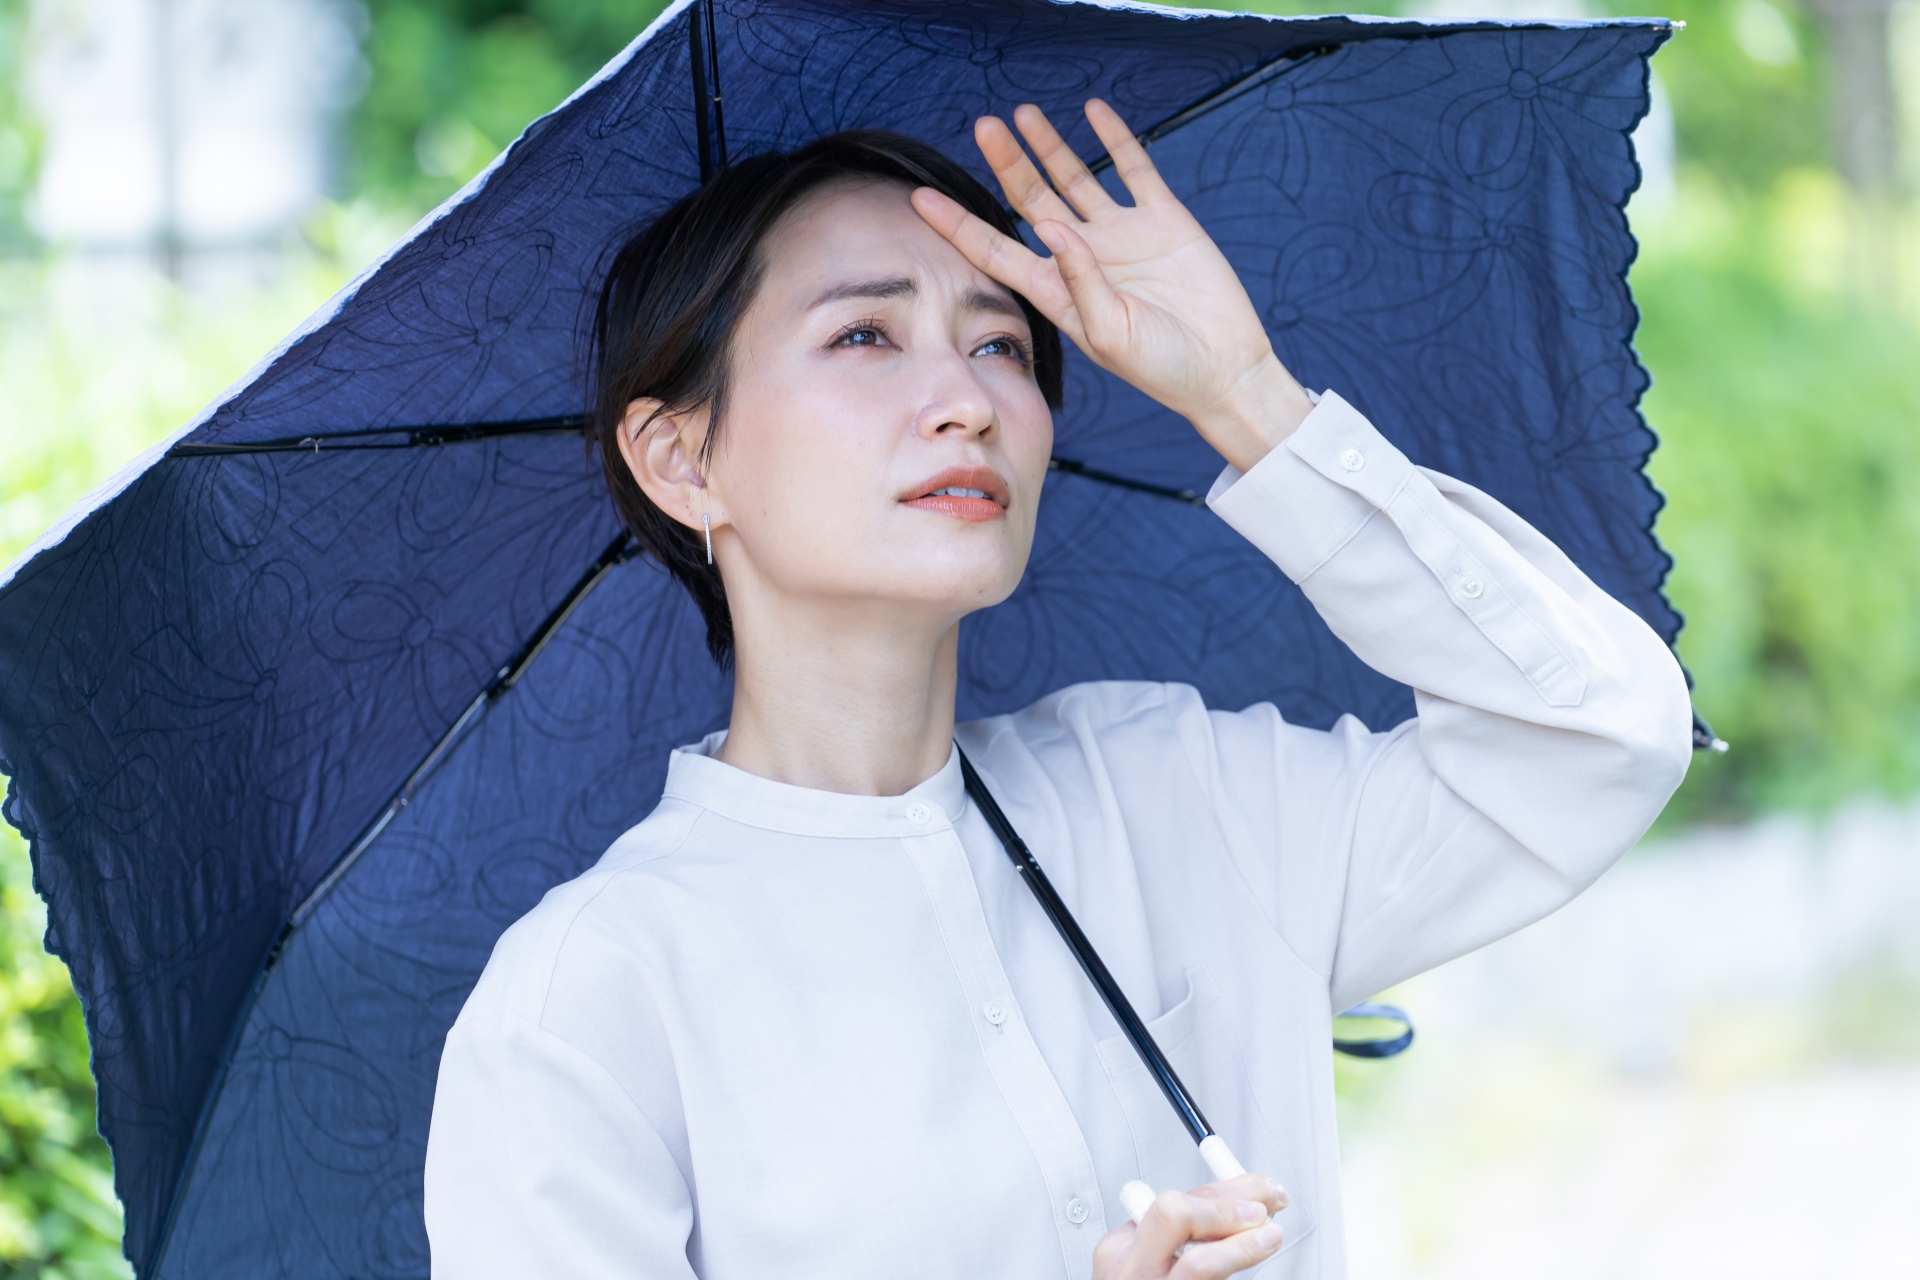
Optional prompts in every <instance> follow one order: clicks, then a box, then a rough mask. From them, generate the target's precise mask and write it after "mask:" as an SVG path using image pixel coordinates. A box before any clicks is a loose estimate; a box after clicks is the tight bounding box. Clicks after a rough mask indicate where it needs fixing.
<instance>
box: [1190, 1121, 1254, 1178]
mask: <svg viewBox="0 0 1920 1280" xmlns="http://www.w3.org/2000/svg"><path fill="white" fill-rule="evenodd" d="M1200 1158H1201V1159H1202V1160H1205V1161H1206V1162H1207V1168H1208V1169H1209V1170H1211V1171H1212V1173H1213V1179H1214V1181H1215V1182H1225V1181H1226V1180H1227V1179H1228V1178H1237V1177H1239V1176H1240V1175H1241V1174H1243V1173H1245V1172H1246V1168H1245V1166H1243V1165H1242V1164H1241V1163H1240V1162H1239V1161H1238V1160H1236V1159H1234V1155H1233V1152H1232V1151H1230V1150H1228V1148H1227V1140H1226V1139H1225V1138H1222V1137H1221V1136H1220V1135H1219V1134H1217V1133H1210V1134H1208V1135H1207V1136H1206V1137H1204V1138H1202V1139H1201V1140H1200Z"/></svg>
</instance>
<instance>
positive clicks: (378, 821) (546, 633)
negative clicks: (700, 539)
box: [148, 530, 639, 1267]
mask: <svg viewBox="0 0 1920 1280" xmlns="http://www.w3.org/2000/svg"><path fill="white" fill-rule="evenodd" d="M638 553H639V547H638V546H637V545H636V544H635V543H634V542H633V540H632V538H630V537H629V536H628V535H627V533H626V532H625V531H624V530H622V531H621V533H620V535H619V536H618V537H616V538H615V539H614V540H613V541H612V542H610V543H608V544H607V548H606V550H604V551H602V552H601V553H600V555H599V558H598V559H596V560H595V561H594V562H593V563H592V565H590V566H588V568H587V571H586V573H585V574H583V575H581V577H580V580H579V581H578V582H575V583H574V584H573V589H572V590H570V591H568V592H567V594H566V595H565V596H564V597H563V598H562V599H561V601H560V603H559V604H557V605H555V606H554V608H553V611H552V612H550V613H549V614H547V616H546V619H545V620H544V621H542V622H541V624H540V626H539V627H538V628H537V629H536V630H535V631H534V633H533V635H532V636H530V637H529V638H528V639H527V642H526V643H525V644H523V645H521V646H520V649H519V651H518V652H516V653H515V654H514V656H513V657H512V658H510V659H508V660H507V662H506V663H505V664H503V665H502V666H501V667H500V669H499V670H498V671H496V672H494V674H493V678H492V679H490V680H488V681H487V683H486V686H485V687H484V688H482V689H481V690H480V692H479V693H478V694H477V695H475V697H474V699H473V701H472V702H470V703H468V704H467V708H466V710H465V711H463V712H461V713H460V717H459V719H457V720H455V721H454V722H453V726H452V727H451V728H449V729H448V730H447V731H446V732H445V733H443V734H441V735H440V738H439V740H438V741H437V742H435V743H434V744H433V746H432V748H431V749H430V750H429V751H428V752H427V754H426V757H425V758H424V759H423V760H421V762H420V764H419V765H418V766H417V767H416V768H415V769H414V770H413V772H412V773H410V774H408V775H407V779H406V781H405V782H403V783H401V784H400V788H399V790H397V791H395V792H394V794H393V796H392V798H390V799H389V800H388V801H387V803H386V805H385V806H383V807H382V809H381V811H380V813H379V815H378V816H377V817H375V818H374V820H373V821H372V822H371V823H369V824H368V825H367V827H366V829H365V830H364V831H362V832H361V834H360V836H359V838H358V839H356V840H355V841H354V842H353V845H352V847H351V848H349V849H348V850H347V851H346V853H344V854H342V855H341V856H340V857H339V858H338V859H337V860H335V862H334V864H333V866H332V867H331V868H329V869H328V871H327V874H326V875H325V876H324V877H323V878H322V879H321V881H320V883H319V884H317V885H315V886H314V888H313V889H312V891H311V892H309V893H308V894H307V896H306V897H305V898H304V899H302V901H301V902H300V905H299V906H297V907H295V908H294V910H293V913H292V915H290V916H289V917H288V919H287V923H286V924H285V925H283V926H282V927H281V929H280V932H279V934H278V935H276V936H275V937H274V940H273V945H272V946H271V947H269V948H268V949H267V954H266V958H265V959H264V960H263V961H261V964H260V968H259V970H258V972H256V973H255V975H254V979H253V987H252V990H251V991H249V992H248V994H247V1001H246V1005H245V1007H244V1008H242V1009H241V1010H240V1014H239V1016H238V1018H236V1019H235V1021H234V1024H233V1030H232V1034H231V1035H230V1037H229V1038H228V1041H227V1046H226V1048H225V1050H224V1051H223V1052H222V1053H221V1055H220V1065H219V1067H218V1068H217V1069H216V1070H215V1072H214V1077H213V1081H212V1083H211V1084H210V1085H209V1086H208V1089H207V1096H206V1100H205V1101H204V1102H203V1103H202V1104H201V1107H200V1114H199V1116H198V1118H197V1119H196V1121H195V1123H194V1129H193V1138H192V1140H191V1141H190V1143H189V1144H188V1147H187V1155H186V1159H185V1160H184V1161H183V1162H182V1164H181V1174H180V1178H179V1180H178V1181H177V1182H176V1183H175V1186H174V1190H173V1194H172V1196H171V1197H170V1198H169V1200H168V1203H167V1211H166V1214H165V1216H164V1217H163V1218H162V1225H161V1228H160V1233H159V1236H158V1238H157V1239H156V1240H155V1241H154V1244H153V1248H152V1250H151V1251H150V1253H149V1255H148V1266H149V1267H157V1265H158V1263H159V1261H160V1259H162V1258H164V1257H165V1256H166V1252H167V1247H168V1245H169V1244H171V1243H172V1239H173V1229H174V1226H175V1224H176V1222H177V1220H178V1217H179V1213H180V1205H181V1200H180V1190H181V1188H183V1187H185V1186H186V1184H187V1181H188V1180H189V1178H190V1177H191V1176H192V1170H193V1168H194V1166H195V1165H196V1164H197V1163H198V1162H199V1159H200V1149H201V1146H202V1144H203V1143H204V1142H205V1139H206V1132H207V1121H208V1119H209V1117H211V1116H212V1114H213V1107H214V1104H215V1103H216V1102H217V1101H218V1100H219V1098H220V1094H221V1091H222V1090H223V1089H224V1088H225V1086H226V1079H227V1071H228V1069H229V1068H230V1067H231V1066H232V1065H233V1055H234V1053H235V1051H236V1050H237V1049H238V1048H239V1044H240V1039H241V1033H242V1031H243V1030H244V1029H245V1027H246V1024H247V1019H249V1018H250V1017H252V1016H253V1009H254V1006H255V1005H257V1004H258V1003H259V1002H260V993H261V992H262V991H263V990H265V988H266V982H267V974H268V973H270V972H271V971H272V969H273V966H274V963H275V962H276V961H277V960H279V958H280V952H281V950H282V949H283V948H284V947H285V946H286V943H287V939H288V938H289V937H291V936H292V934H293V931H294V930H295V929H296V928H298V927H299V926H300V925H301V924H303V923H305V922H306V921H307V920H308V919H309V918H310V917H311V916H312V915H313V913H314V911H315V909H317V908H318V906H319V905H320V902H321V900H322V899H324V898H325V897H326V896H327V894H328V893H329V892H330V891H331V890H332V889H333V887H334V886H335V885H337V884H338V883H339V882H340V880H341V878H342V877H344V876H345V875H346V873H347V872H348V871H349V870H350V869H351V868H352V867H353V864H354V863H356V862H358V861H359V860H360V857H361V855H363V854H364V853H366V851H367V850H368V848H370V847H371V846H372V844H373V842H374V841H375V840H377V839H378V838H379V837H380V833H381V832H383V831H385V830H386V829H387V827H388V826H390V825H391V824H392V822H393V820H394V819H395V818H396V817H398V816H399V814H400V811H401V810H402V809H404V808H406V807H407V804H408V802H409V801H411V800H412V799H413V796H414V794H415V793H416V792H417V791H418V790H419V789H420V787H421V786H422V785H424V784H425V782H426V780H427V777H428V775H430V774H431V773H432V772H433V771H434V769H436V768H437V767H438V766H439V765H440V763H441V762H442V761H444V760H445V759H446V757H447V755H448V753H449V752H450V751H452V749H453V747H454V746H456V745H457V743H458V740H459V738H460V737H461V735H462V734H464V733H465V732H466V730H467V728H468V727H469V726H471V725H472V724H473V722H474V721H475V720H476V719H478V718H479V715H480V712H481V711H483V710H485V709H486V707H487V706H488V704H490V703H491V702H494V701H496V700H497V699H498V698H499V697H500V696H501V695H502V694H504V693H506V692H507V690H509V689H511V688H513V686H514V685H515V684H517V683H519V680H520V677H521V676H522V675H524V674H526V671H527V668H528V667H530V666H531V665H532V664H533V660H534V659H535V658H537V657H539V656H540V651H541V650H543V649H545V648H546V647H547V641H549V640H551V639H552V638H553V635H554V633H555V632H557V631H558V630H559V629H560V627H561V626H562V625H563V624H564V623H565V622H566V620H567V619H568V618H569V617H571V616H572V615H573V611H574V610H575V609H577V608H579V607H580V602H581V601H583V600H585V599H586V597H587V593H588V592H590V591H592V590H593V589H594V588H595V587H596V586H598V585H599V584H600V580H601V579H602V578H604V577H606V576H607V574H608V573H610V572H612V571H613V570H614V569H615V568H617V567H619V566H620V565H623V564H625V563H626V562H627V561H629V560H631V559H633V557H634V556H635V555H637V554H638Z"/></svg>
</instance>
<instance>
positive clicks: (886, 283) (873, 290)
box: [807, 276, 1026, 320]
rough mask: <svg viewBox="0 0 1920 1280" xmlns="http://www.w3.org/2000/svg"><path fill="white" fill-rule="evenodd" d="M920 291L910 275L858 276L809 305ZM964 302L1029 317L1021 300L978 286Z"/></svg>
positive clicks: (980, 308) (1019, 317)
mask: <svg viewBox="0 0 1920 1280" xmlns="http://www.w3.org/2000/svg"><path fill="white" fill-rule="evenodd" d="M919 292H920V286H918V285H917V284H915V283H914V282H913V280H912V278H911V277H909V276H889V277H887V278H886V279H884V280H856V281H853V282H852V283H849V284H840V285H835V286H834V287H833V288H831V289H829V290H827V291H826V292H825V293H823V294H821V295H820V296H819V297H817V298H815V299H814V300H813V301H812V302H811V303H810V304H808V307H807V309H808V310H809V311H811V310H813V309H814V308H815V307H824V306H826V305H827V304H828V303H830V302H844V301H846V300H847V299H848V298H911V297H914V296H915V295H916V294H918V293H919ZM960 305H961V306H962V307H964V308H965V309H966V310H968V311H985V312H989V313H991V314H993V315H1002V316H1009V317H1011V318H1013V319H1015V320H1024V319H1026V313H1025V312H1023V311H1022V310H1020V304H1019V303H1017V302H1015V301H1014V300H1013V299H1012V298H1010V297H1008V296H1007V295H1006V294H1004V293H993V292H991V291H989V290H986V289H974V290H971V291H969V292H968V294H967V296H966V297H964V298H962V299H961V300H960Z"/></svg>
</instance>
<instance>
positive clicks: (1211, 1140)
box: [1120, 1133, 1246, 1227]
mask: <svg viewBox="0 0 1920 1280" xmlns="http://www.w3.org/2000/svg"><path fill="white" fill-rule="evenodd" d="M1200 1158H1201V1159H1202V1160H1205V1161H1206V1162H1207V1169H1208V1171H1209V1172H1211V1173H1212V1174H1213V1179H1214V1181H1215V1182H1225V1181H1226V1180H1227V1179H1228V1178H1237V1177H1239V1176H1240V1175H1241V1174H1243V1173H1245V1172H1246V1169H1244V1168H1243V1167H1241V1164H1240V1161H1239V1160H1238V1159H1236V1158H1235V1157H1234V1154H1233V1152H1232V1151H1231V1150H1229V1149H1228V1147H1227V1140H1226V1139H1225V1138H1222V1137H1221V1136H1220V1135H1219V1134H1217V1133H1210V1134H1208V1135H1207V1137H1206V1139H1205V1140H1204V1141H1203V1142H1201V1144H1200ZM1120 1207H1121V1208H1122V1209H1125V1210H1126V1211H1127V1216H1128V1217H1129V1218H1132V1219H1133V1225H1134V1226H1136V1227H1137V1226H1139V1225H1140V1219H1142V1218H1144V1217H1146V1216H1147V1210H1148V1209H1151V1208H1152V1207H1153V1188H1152V1187H1150V1186H1148V1185H1147V1184H1146V1183H1144V1182H1142V1181H1140V1180H1139V1179H1138V1178H1135V1179H1134V1180H1133V1181H1132V1182H1129V1183H1127V1184H1126V1185H1125V1186H1123V1187H1121V1188H1120Z"/></svg>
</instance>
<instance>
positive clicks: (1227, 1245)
mask: <svg viewBox="0 0 1920 1280" xmlns="http://www.w3.org/2000/svg"><path fill="white" fill-rule="evenodd" d="M1282 1238H1283V1233H1282V1232H1281V1230H1280V1228H1279V1227H1276V1226H1272V1225H1268V1226H1264V1227H1261V1228H1259V1229H1257V1230H1254V1231H1242V1232H1241V1233H1240V1234H1239V1235H1235V1236H1229V1237H1227V1238H1226V1239H1225V1240H1214V1241H1211V1242H1209V1243H1207V1244H1196V1245H1194V1246H1192V1247H1191V1248H1189V1249H1188V1250H1187V1251H1186V1252H1185V1253H1183V1254H1181V1255H1180V1261H1179V1262H1177V1263H1175V1264H1174V1268H1173V1271H1172V1272H1171V1273H1170V1280H1221V1277H1223V1276H1230V1275H1233V1274H1235V1273H1236V1272H1241V1271H1245V1270H1246V1269H1247V1268H1248V1267H1257V1266H1259V1265H1260V1264H1261V1263H1263V1262H1265V1261H1266V1260H1267V1259H1268V1258H1271V1257H1272V1256H1273V1255H1274V1254H1275V1252H1277V1251H1278V1250H1279V1248H1280V1245H1281V1243H1282Z"/></svg>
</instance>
